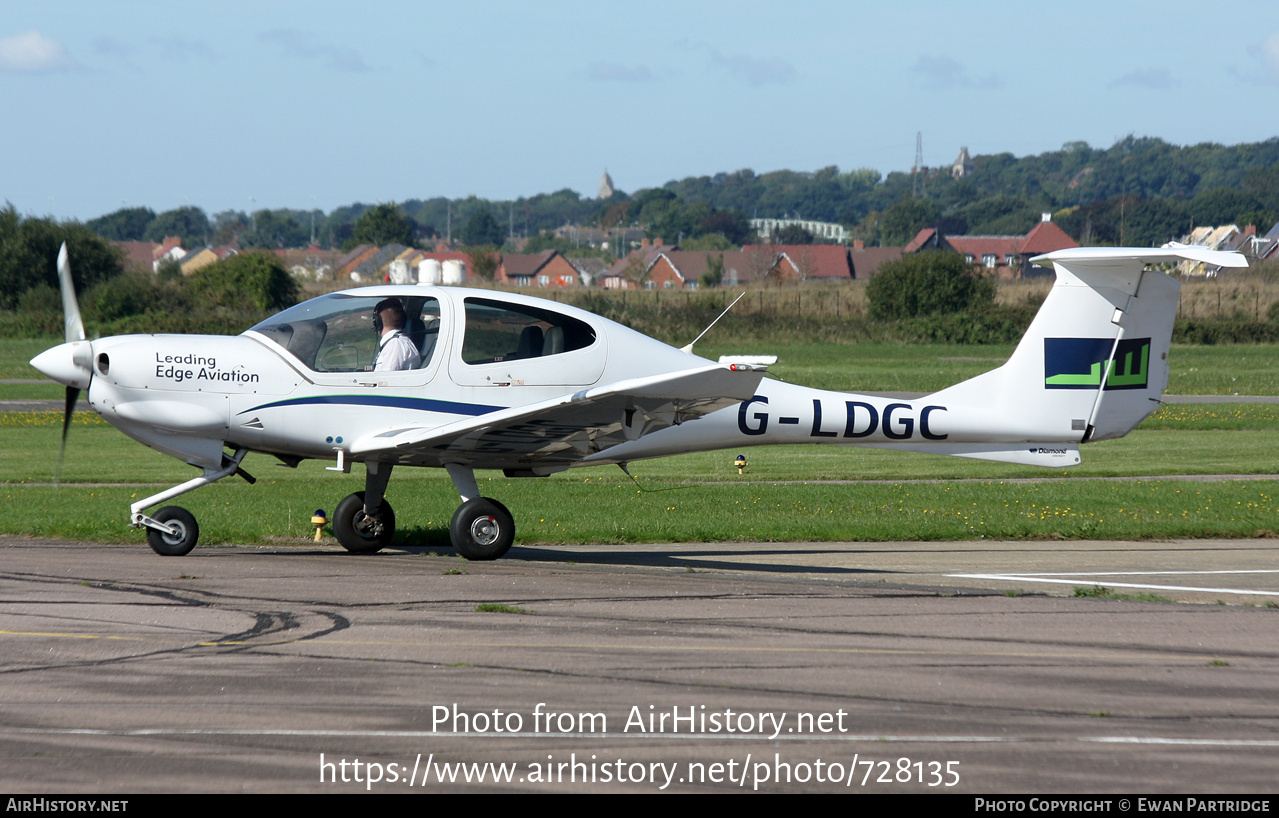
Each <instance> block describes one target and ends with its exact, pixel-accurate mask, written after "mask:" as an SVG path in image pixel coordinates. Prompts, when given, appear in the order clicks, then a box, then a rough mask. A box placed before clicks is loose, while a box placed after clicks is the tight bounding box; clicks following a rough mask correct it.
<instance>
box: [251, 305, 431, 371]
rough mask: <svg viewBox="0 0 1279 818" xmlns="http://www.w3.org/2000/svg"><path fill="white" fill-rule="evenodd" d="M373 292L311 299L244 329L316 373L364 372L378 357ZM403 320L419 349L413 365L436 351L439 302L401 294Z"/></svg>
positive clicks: (424, 362) (428, 359) (426, 361)
mask: <svg viewBox="0 0 1279 818" xmlns="http://www.w3.org/2000/svg"><path fill="white" fill-rule="evenodd" d="M381 300H382V298H380V297H376V296H363V295H346V294H334V295H328V296H322V297H320V298H315V299H312V300H310V301H307V302H305V303H302V304H298V305H297V306H296V307H290V308H289V309H287V310H285V311H284V312H281V313H279V314H277V315H274V316H272V317H271V318H268V319H267V320H265V321H263V322H262V323H260V324H258V325H257V326H255V327H252V328H251V329H250V330H249V332H256V333H259V334H261V335H264V336H266V337H267V338H270V339H271V340H272V341H274V342H275V343H277V344H279V345H280V346H282V347H284V348H285V349H286V350H288V351H289V353H290V354H291V355H293V356H294V357H295V358H297V359H298V360H299V361H300V362H301V363H302V365H303V366H305V367H306V368H307V369H310V370H312V371H315V372H365V371H368V370H371V369H372V368H373V363H374V361H375V360H376V359H377V353H378V334H377V331H376V329H374V325H373V307H374V306H375V305H376V304H377V303H378V302H379V301H381ZM400 300H401V301H402V302H403V304H404V311H405V313H406V316H407V321H406V324H405V326H404V329H403V333H404V335H406V336H408V338H409V339H410V340H411V341H412V342H413V344H414V345H415V346H416V347H417V348H418V350H419V352H420V354H421V363H420V364H419V365H418V367H417V368H418V369H422V368H425V367H426V366H428V365H429V364H430V362H431V359H432V357H433V355H434V353H435V342H436V340H437V339H438V337H439V332H440V302H439V301H438V300H436V299H434V298H428V297H426V296H412V295H410V296H402V297H400Z"/></svg>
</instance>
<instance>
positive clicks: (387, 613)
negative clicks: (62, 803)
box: [0, 537, 1279, 795]
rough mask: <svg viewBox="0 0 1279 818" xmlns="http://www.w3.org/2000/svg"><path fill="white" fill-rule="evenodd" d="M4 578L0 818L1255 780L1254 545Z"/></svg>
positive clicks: (57, 570)
mask: <svg viewBox="0 0 1279 818" xmlns="http://www.w3.org/2000/svg"><path fill="white" fill-rule="evenodd" d="M0 555H2V556H3V560H4V562H3V565H4V568H3V571H0V643H2V644H3V650H4V653H3V656H4V660H3V662H0V676H2V677H3V684H2V685H0V758H3V764H2V765H0V786H2V787H3V788H4V789H5V790H7V791H10V792H34V793H72V792H84V793H99V794H103V795H107V794H110V793H131V792H156V791H165V792H169V791H174V792H192V791H197V792H230V791H251V792H329V791H336V792H342V791H351V790H365V789H372V790H374V791H383V792H397V791H398V792H410V791H413V790H420V791H435V792H453V791H456V792H468V791H555V792H657V791H661V790H665V791H707V792H709V791H730V790H732V791H739V792H740V791H745V792H751V791H759V792H790V791H848V792H874V793H896V792H920V791H927V792H951V793H954V792H963V793H1105V792H1110V793H1257V792H1263V793H1273V792H1275V790H1276V788H1277V782H1279V673H1277V672H1276V671H1279V637H1276V633H1277V632H1279V607H1274V606H1279V540H1215V541H1210V540H1196V541H1177V542H1135V543H1134V542H1091V541H1066V542H989V543H987V542H960V543H873V544H868V543H806V544H777V543H718V544H674V545H672V544H652V545H623V546H558V545H557V546H546V547H539V548H534V547H517V548H515V549H513V550H512V551H511V553H510V555H509V556H508V557H507V558H505V559H503V560H499V561H497V562H491V563H475V562H465V561H463V560H460V559H458V558H457V557H455V556H453V555H452V554H451V552H448V551H444V552H442V553H440V554H438V555H437V554H432V553H428V552H427V551H426V550H424V549H422V550H419V549H406V550H387V551H384V552H382V553H380V554H376V555H368V556H352V555H348V554H346V553H345V552H343V551H342V550H341V549H340V548H338V547H337V546H336V545H334V544H333V543H332V540H331V539H330V540H327V541H326V543H324V544H321V545H318V546H316V545H310V544H302V543H282V544H280V545H278V546H275V547H200V548H197V549H196V550H195V551H194V552H193V553H192V554H190V555H189V556H187V557H182V558H163V557H159V556H156V555H155V554H153V553H152V552H151V551H150V550H149V549H147V548H146V547H145V546H140V545H134V546H128V545H100V544H93V543H69V542H58V541H36V540H30V539H22V538H13V537H8V538H0ZM1099 585H1100V586H1104V587H1105V588H1106V589H1110V590H1109V592H1103V591H1097V590H1093V589H1095V588H1096V586H1099ZM1076 588H1081V589H1084V593H1088V594H1100V595H1099V596H1098V595H1093V596H1086V597H1077V596H1074V594H1075V593H1076V592H1075V589H1076ZM1115 592H1119V593H1126V594H1131V595H1134V596H1135V595H1141V594H1148V595H1155V597H1157V598H1158V599H1167V600H1175V601H1156V599H1153V598H1147V599H1144V600H1143V599H1118V598H1113V596H1109V595H1108V594H1113V593H1115ZM1220 603H1224V604H1220ZM548 714H550V715H548ZM357 759H358V760H359V764H358V765H357V764H356V763H355V762H356V760H357ZM459 765H461V766H459ZM485 765H489V766H485ZM499 765H508V766H506V767H501V766H499ZM467 774H469V775H470V777H471V781H470V782H469V783H467V781H466V776H467ZM450 776H452V779H451V778H450ZM480 776H483V781H480V780H478V779H479V777H480ZM495 777H497V778H498V779H501V780H496V781H495V780H494V779H495ZM370 778H375V779H377V780H376V781H372V782H370V780H369V779H370ZM344 779H345V783H344ZM508 779H509V780H508ZM832 779H834V780H832Z"/></svg>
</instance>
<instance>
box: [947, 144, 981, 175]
mask: <svg viewBox="0 0 1279 818" xmlns="http://www.w3.org/2000/svg"><path fill="white" fill-rule="evenodd" d="M975 167H976V165H974V164H973V158H972V157H971V156H969V155H968V146H967V145H965V146H964V147H962V148H960V149H959V156H957V157H955V161H954V162H953V163H951V166H950V175H951V176H953V177H955V178H956V179H963V178H964V177H965V176H967V175H968V174H970V173H972V172H973V169H974V168H975Z"/></svg>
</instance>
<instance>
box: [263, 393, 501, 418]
mask: <svg viewBox="0 0 1279 818" xmlns="http://www.w3.org/2000/svg"><path fill="white" fill-rule="evenodd" d="M307 404H330V405H347V406H381V407H385V408H389V409H415V410H417V411H419V412H442V413H446V414H450V415H471V416H473V417H474V416H478V415H487V414H488V413H489V412H497V411H500V410H502V409H505V408H506V407H505V406H486V405H485V404H482V403H456V402H454V401H449V400H434V399H432V398H403V397H398V396H396V395H314V396H312V397H309V398H290V399H289V400H280V401H275V402H273V403H263V404H260V405H258V406H254V407H253V408H251V409H245V410H244V411H243V412H240V413H239V414H241V415H244V414H248V413H249V412H257V411H259V410H262V409H279V408H281V407H284V406H305V405H307Z"/></svg>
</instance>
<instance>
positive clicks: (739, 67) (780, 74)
mask: <svg viewBox="0 0 1279 818" xmlns="http://www.w3.org/2000/svg"><path fill="white" fill-rule="evenodd" d="M711 57H712V58H713V59H714V60H715V62H716V63H717V64H718V65H720V66H723V67H724V68H727V69H728V70H729V72H730V73H731V74H733V76H735V77H737V78H738V79H740V80H742V81H743V82H745V83H746V84H747V85H753V86H756V87H758V86H760V85H767V84H768V83H770V82H776V83H786V82H790V81H791V80H793V79H795V66H793V65H791V64H790V63H788V62H786V61H785V60H780V59H777V58H776V57H774V58H773V59H759V58H756V57H748V56H746V55H745V54H732V55H729V56H727V57H725V56H723V55H722V54H720V53H719V52H718V51H713V52H712V53H711Z"/></svg>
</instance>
